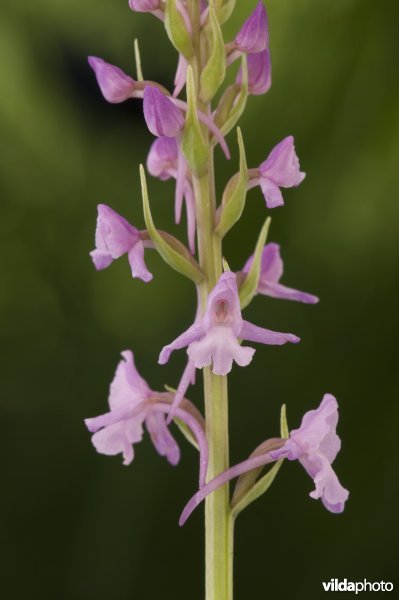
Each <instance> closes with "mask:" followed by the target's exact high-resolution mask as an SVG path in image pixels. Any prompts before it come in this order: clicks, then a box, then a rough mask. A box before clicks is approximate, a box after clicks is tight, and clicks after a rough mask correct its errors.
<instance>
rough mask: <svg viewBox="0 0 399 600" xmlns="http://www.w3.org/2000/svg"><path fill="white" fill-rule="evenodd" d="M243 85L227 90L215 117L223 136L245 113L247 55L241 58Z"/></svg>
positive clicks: (233, 86)
mask: <svg viewBox="0 0 399 600" xmlns="http://www.w3.org/2000/svg"><path fill="white" fill-rule="evenodd" d="M241 68H242V83H241V85H240V84H238V83H236V84H233V85H232V86H230V89H229V88H227V90H226V92H225V94H224V95H223V96H222V98H221V101H220V110H219V107H218V109H217V111H216V115H215V124H216V125H217V127H219V129H220V131H221V132H222V133H223V135H227V134H228V133H229V131H231V130H232V129H233V127H234V126H235V125H236V124H237V122H238V120H239V118H240V117H241V115H242V113H243V112H244V109H245V106H246V104H247V99H248V65H247V57H246V55H245V54H243V55H242V57H241Z"/></svg>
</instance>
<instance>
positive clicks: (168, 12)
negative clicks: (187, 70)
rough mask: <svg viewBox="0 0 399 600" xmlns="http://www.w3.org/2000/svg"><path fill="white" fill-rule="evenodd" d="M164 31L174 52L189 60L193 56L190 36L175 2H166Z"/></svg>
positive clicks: (174, 0) (171, 0)
mask: <svg viewBox="0 0 399 600" xmlns="http://www.w3.org/2000/svg"><path fill="white" fill-rule="evenodd" d="M165 29H166V33H167V34H168V36H169V39H170V41H171V42H172V44H173V45H174V47H175V48H176V50H177V51H178V52H180V53H181V54H183V56H184V57H185V58H187V59H189V58H191V57H192V56H193V54H194V49H193V44H192V41H191V36H190V33H189V32H188V31H187V27H186V24H185V22H184V18H183V16H182V14H181V13H180V11H179V9H178V8H177V2H176V0H166V6H165Z"/></svg>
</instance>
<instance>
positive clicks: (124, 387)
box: [108, 350, 151, 410]
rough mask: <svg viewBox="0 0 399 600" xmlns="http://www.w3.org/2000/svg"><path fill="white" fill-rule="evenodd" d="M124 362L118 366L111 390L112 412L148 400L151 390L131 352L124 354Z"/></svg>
mask: <svg viewBox="0 0 399 600" xmlns="http://www.w3.org/2000/svg"><path fill="white" fill-rule="evenodd" d="M122 357H123V360H121V361H120V363H119V364H118V366H117V368H116V371H115V376H114V379H113V381H112V383H111V386H110V390H109V398H108V403H109V406H110V408H111V410H116V409H118V408H122V407H124V406H126V405H130V404H132V403H135V404H138V403H139V402H143V401H144V400H146V399H147V398H148V397H149V396H150V394H151V390H150V388H149V386H148V384H147V382H146V381H145V379H143V378H142V377H141V375H140V374H139V372H138V371H137V369H136V365H135V363H134V356H133V352H131V350H125V351H124V352H122Z"/></svg>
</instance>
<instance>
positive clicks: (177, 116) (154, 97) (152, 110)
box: [143, 86, 184, 137]
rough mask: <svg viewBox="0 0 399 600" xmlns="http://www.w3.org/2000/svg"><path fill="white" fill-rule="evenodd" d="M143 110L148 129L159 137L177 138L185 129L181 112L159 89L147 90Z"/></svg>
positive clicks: (149, 87) (151, 87) (152, 87)
mask: <svg viewBox="0 0 399 600" xmlns="http://www.w3.org/2000/svg"><path fill="white" fill-rule="evenodd" d="M143 108H144V118H145V121H146V123H147V127H148V129H149V130H150V131H151V133H152V134H154V135H156V136H157V137H162V136H166V137H175V135H176V134H177V133H178V132H179V131H180V130H181V129H183V126H184V118H183V115H182V114H181V112H180V110H179V109H178V108H177V107H176V106H175V105H174V104H173V102H172V101H171V100H169V98H167V97H166V96H165V95H164V94H162V92H160V91H159V89H158V88H157V87H155V86H147V87H146V88H145V90H144V104H143Z"/></svg>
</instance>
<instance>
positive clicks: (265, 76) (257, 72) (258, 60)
mask: <svg viewBox="0 0 399 600" xmlns="http://www.w3.org/2000/svg"><path fill="white" fill-rule="evenodd" d="M247 61H248V91H249V93H250V94H252V95H253V96H260V95H261V94H266V92H268V91H269V89H270V86H271V85H272V66H271V62H270V50H269V48H266V49H265V50H262V52H257V53H256V54H248V57H247ZM236 81H237V83H241V81H242V70H241V69H240V70H239V71H238V74H237V80H236Z"/></svg>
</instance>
